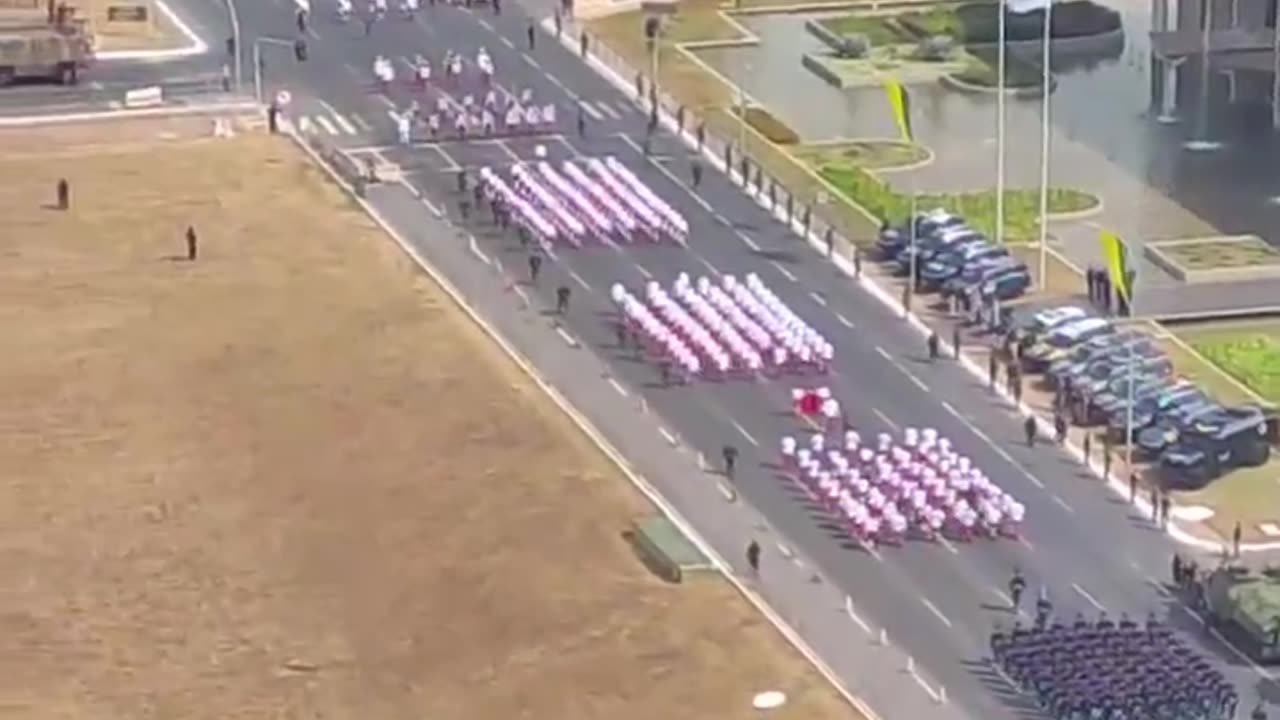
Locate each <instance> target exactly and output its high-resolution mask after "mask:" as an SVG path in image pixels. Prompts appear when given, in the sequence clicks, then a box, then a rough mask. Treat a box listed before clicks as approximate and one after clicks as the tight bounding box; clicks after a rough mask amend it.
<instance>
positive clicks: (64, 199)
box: [57, 178, 71, 210]
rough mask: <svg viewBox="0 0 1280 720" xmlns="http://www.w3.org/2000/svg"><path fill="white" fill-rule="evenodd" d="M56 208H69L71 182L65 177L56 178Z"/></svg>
mask: <svg viewBox="0 0 1280 720" xmlns="http://www.w3.org/2000/svg"><path fill="white" fill-rule="evenodd" d="M57 192H58V209H59V210H69V209H71V183H69V182H67V179H66V178H59V179H58V190H57Z"/></svg>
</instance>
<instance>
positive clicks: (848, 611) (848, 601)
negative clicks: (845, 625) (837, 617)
mask: <svg viewBox="0 0 1280 720" xmlns="http://www.w3.org/2000/svg"><path fill="white" fill-rule="evenodd" d="M844 613H845V615H848V616H849V619H850V620H852V621H853V622H854V623H855V624H856V625H857V626H858V627H860V628H862V632H864V633H866V634H868V635H870V634H871V626H870V625H868V624H866V623H865V622H863V620H862V618H860V617H858V611H857V610H855V609H854V607H853V598H851V597H849V596H848V595H845V596H844Z"/></svg>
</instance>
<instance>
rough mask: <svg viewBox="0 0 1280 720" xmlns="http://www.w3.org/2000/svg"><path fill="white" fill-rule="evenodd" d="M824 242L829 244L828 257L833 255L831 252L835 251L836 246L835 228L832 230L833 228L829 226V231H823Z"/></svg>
mask: <svg viewBox="0 0 1280 720" xmlns="http://www.w3.org/2000/svg"><path fill="white" fill-rule="evenodd" d="M822 242H823V243H825V244H826V246H827V257H831V254H832V253H833V252H835V247H836V232H835V230H832V229H831V228H827V231H826V232H824V233H822Z"/></svg>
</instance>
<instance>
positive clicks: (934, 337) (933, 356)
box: [925, 331, 938, 361]
mask: <svg viewBox="0 0 1280 720" xmlns="http://www.w3.org/2000/svg"><path fill="white" fill-rule="evenodd" d="M925 345H926V346H927V347H928V350H929V360H930V361H933V360H937V359H938V333H936V332H932V331H931V332H930V333H929V338H928V339H927V340H925Z"/></svg>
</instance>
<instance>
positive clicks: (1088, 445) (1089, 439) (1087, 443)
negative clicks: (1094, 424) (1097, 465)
mask: <svg viewBox="0 0 1280 720" xmlns="http://www.w3.org/2000/svg"><path fill="white" fill-rule="evenodd" d="M1080 449H1081V450H1082V451H1084V466H1085V467H1091V466H1092V464H1091V461H1092V460H1093V458H1091V457H1089V455H1090V451H1091V450H1092V449H1093V434H1092V433H1088V432H1086V433H1085V434H1084V442H1083V443H1082V444H1081V446H1080Z"/></svg>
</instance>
